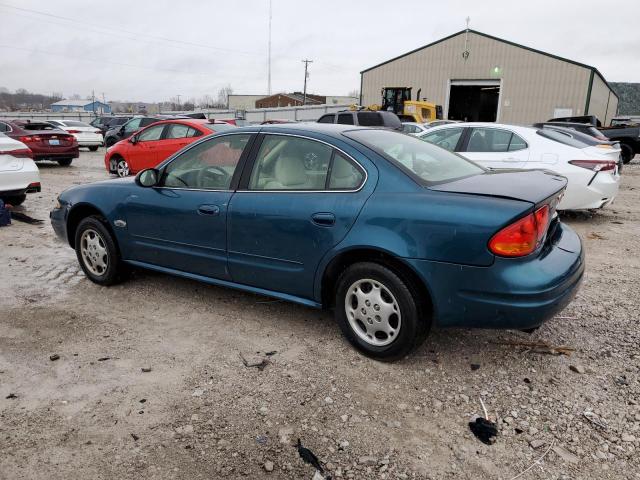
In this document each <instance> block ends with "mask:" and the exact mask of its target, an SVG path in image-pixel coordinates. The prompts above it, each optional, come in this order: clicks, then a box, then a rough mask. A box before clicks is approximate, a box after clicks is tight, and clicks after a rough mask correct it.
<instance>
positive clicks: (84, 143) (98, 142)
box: [78, 137, 104, 147]
mask: <svg viewBox="0 0 640 480" xmlns="http://www.w3.org/2000/svg"><path fill="white" fill-rule="evenodd" d="M102 145H104V141H103V140H102V137H100V138H96V139H94V140H78V146H80V147H101V146H102Z"/></svg>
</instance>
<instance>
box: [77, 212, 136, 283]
mask: <svg viewBox="0 0 640 480" xmlns="http://www.w3.org/2000/svg"><path fill="white" fill-rule="evenodd" d="M75 247H76V255H77V257H78V262H80V267H82V271H83V272H84V273H85V275H86V276H87V277H88V278H89V280H91V281H92V282H94V283H97V284H98V285H113V284H114V283H117V282H118V281H119V280H120V277H121V274H122V273H123V271H124V270H123V267H122V265H121V262H120V255H119V253H118V248H117V246H116V243H115V239H114V238H113V236H112V235H111V232H109V230H108V229H107V227H106V226H105V224H104V222H103V220H102V219H101V218H100V217H97V216H91V217H87V218H84V219H83V220H81V221H80V223H79V224H78V228H77V229H76V233H75Z"/></svg>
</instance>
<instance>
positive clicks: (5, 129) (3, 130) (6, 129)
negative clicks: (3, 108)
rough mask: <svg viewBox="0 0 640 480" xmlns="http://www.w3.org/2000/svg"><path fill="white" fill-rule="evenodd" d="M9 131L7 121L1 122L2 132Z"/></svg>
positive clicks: (0, 130)
mask: <svg viewBox="0 0 640 480" xmlns="http://www.w3.org/2000/svg"><path fill="white" fill-rule="evenodd" d="M8 131H9V125H7V124H6V123H3V122H0V132H8Z"/></svg>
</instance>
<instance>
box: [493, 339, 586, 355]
mask: <svg viewBox="0 0 640 480" xmlns="http://www.w3.org/2000/svg"><path fill="white" fill-rule="evenodd" d="M498 344H500V345H511V346H513V347H524V348H525V350H524V351H523V352H522V353H545V354H547V355H566V356H567V357H568V356H570V355H571V354H572V353H573V352H575V351H576V349H575V348H573V347H568V346H566V345H558V346H555V345H549V344H548V343H545V342H498Z"/></svg>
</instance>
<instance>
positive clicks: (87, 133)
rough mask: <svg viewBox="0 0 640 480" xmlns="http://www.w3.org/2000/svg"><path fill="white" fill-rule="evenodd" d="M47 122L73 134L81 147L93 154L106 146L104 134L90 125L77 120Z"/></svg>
mask: <svg viewBox="0 0 640 480" xmlns="http://www.w3.org/2000/svg"><path fill="white" fill-rule="evenodd" d="M47 122H48V123H50V124H51V125H53V126H55V127H58V128H60V129H62V130H64V131H66V132H67V133H70V134H72V135H73V136H74V137H76V140H77V141H78V145H79V146H81V147H88V148H89V150H91V151H92V152H95V151H96V150H98V147H101V146H102V145H104V138H103V136H102V132H101V131H100V130H99V129H97V128H96V127H92V126H91V125H89V124H88V123H85V122H79V121H77V120H47Z"/></svg>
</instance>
